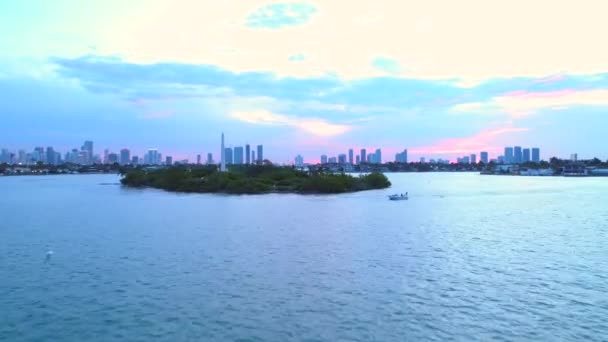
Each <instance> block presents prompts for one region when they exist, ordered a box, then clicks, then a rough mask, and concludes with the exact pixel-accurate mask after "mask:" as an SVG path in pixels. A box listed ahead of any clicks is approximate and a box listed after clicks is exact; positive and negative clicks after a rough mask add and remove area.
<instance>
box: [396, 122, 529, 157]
mask: <svg viewBox="0 0 608 342" xmlns="http://www.w3.org/2000/svg"><path fill="white" fill-rule="evenodd" d="M525 131H528V128H516V127H505V128H500V129H493V130H485V131H481V132H479V133H477V134H475V135H473V136H470V137H466V138H453V139H443V140H440V141H439V142H437V143H436V144H434V145H430V146H423V147H417V148H413V149H411V150H409V151H408V152H409V153H410V154H414V155H438V154H439V155H458V154H470V153H475V154H478V153H479V152H481V151H486V152H499V151H501V150H502V147H500V146H496V141H495V140H496V138H497V137H498V136H500V135H505V134H511V133H520V132H525Z"/></svg>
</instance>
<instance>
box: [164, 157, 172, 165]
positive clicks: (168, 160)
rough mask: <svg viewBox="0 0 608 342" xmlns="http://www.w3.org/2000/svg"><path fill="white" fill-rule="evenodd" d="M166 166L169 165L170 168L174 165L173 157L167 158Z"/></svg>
mask: <svg viewBox="0 0 608 342" xmlns="http://www.w3.org/2000/svg"><path fill="white" fill-rule="evenodd" d="M165 165H168V166H171V165H173V157H171V156H167V157H166V158H165Z"/></svg>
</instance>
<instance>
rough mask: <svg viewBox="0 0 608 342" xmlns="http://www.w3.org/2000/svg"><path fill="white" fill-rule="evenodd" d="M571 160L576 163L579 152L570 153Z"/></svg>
mask: <svg viewBox="0 0 608 342" xmlns="http://www.w3.org/2000/svg"><path fill="white" fill-rule="evenodd" d="M570 161H571V162H574V163H576V162H577V161H578V154H577V153H572V154H571V155H570Z"/></svg>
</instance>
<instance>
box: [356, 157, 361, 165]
mask: <svg viewBox="0 0 608 342" xmlns="http://www.w3.org/2000/svg"><path fill="white" fill-rule="evenodd" d="M356 162H357V164H361V156H360V155H357V158H356Z"/></svg>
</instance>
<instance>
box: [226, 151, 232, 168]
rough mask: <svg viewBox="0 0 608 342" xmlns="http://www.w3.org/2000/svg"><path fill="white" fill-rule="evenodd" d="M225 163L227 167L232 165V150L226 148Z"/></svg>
mask: <svg viewBox="0 0 608 342" xmlns="http://www.w3.org/2000/svg"><path fill="white" fill-rule="evenodd" d="M224 161H225V162H226V165H232V148H230V147H226V148H225V149H224Z"/></svg>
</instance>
